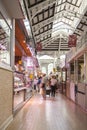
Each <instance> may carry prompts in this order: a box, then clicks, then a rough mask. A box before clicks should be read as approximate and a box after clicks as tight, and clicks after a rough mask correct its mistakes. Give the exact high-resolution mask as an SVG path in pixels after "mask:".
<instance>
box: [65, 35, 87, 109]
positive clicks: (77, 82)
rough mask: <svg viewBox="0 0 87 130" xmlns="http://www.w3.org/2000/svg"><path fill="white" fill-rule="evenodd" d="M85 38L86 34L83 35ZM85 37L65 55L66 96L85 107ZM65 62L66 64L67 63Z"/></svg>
mask: <svg viewBox="0 0 87 130" xmlns="http://www.w3.org/2000/svg"><path fill="white" fill-rule="evenodd" d="M85 38H86V36H85ZM86 41H87V38H86V39H84V41H83V40H82V41H81V43H79V44H77V47H76V48H73V49H71V51H70V52H69V53H68V54H67V56H66V61H67V64H69V69H67V73H68V74H67V85H66V86H67V97H69V98H70V99H71V100H72V101H74V102H75V103H77V104H78V105H79V106H80V107H82V108H83V109H85V110H86V109H87V91H86V90H87V42H86ZM67 64H66V65H67Z"/></svg>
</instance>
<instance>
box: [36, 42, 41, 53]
mask: <svg viewBox="0 0 87 130" xmlns="http://www.w3.org/2000/svg"><path fill="white" fill-rule="evenodd" d="M36 50H37V51H41V50H42V44H41V43H40V42H37V44H36Z"/></svg>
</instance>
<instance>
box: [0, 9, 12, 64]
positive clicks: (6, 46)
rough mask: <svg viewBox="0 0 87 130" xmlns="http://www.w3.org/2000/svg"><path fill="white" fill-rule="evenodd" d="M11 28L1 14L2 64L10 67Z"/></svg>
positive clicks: (0, 58) (0, 47)
mask: <svg viewBox="0 0 87 130" xmlns="http://www.w3.org/2000/svg"><path fill="white" fill-rule="evenodd" d="M10 32H11V30H10V28H9V26H8V24H7V22H6V21H5V19H4V17H3V16H2V14H1V12H0V62H2V63H5V64H8V65H10Z"/></svg>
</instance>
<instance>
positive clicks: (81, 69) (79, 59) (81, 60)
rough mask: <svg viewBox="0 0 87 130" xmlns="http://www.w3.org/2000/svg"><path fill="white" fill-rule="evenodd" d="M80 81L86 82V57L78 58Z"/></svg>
mask: <svg viewBox="0 0 87 130" xmlns="http://www.w3.org/2000/svg"><path fill="white" fill-rule="evenodd" d="M78 81H79V82H84V56H81V57H80V58H78Z"/></svg>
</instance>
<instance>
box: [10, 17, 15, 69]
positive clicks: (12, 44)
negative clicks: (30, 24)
mask: <svg viewBox="0 0 87 130" xmlns="http://www.w3.org/2000/svg"><path fill="white" fill-rule="evenodd" d="M10 47H11V48H10V50H11V52H10V53H11V67H12V68H13V67H14V62H15V19H13V20H12V31H11V46H10Z"/></svg>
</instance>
